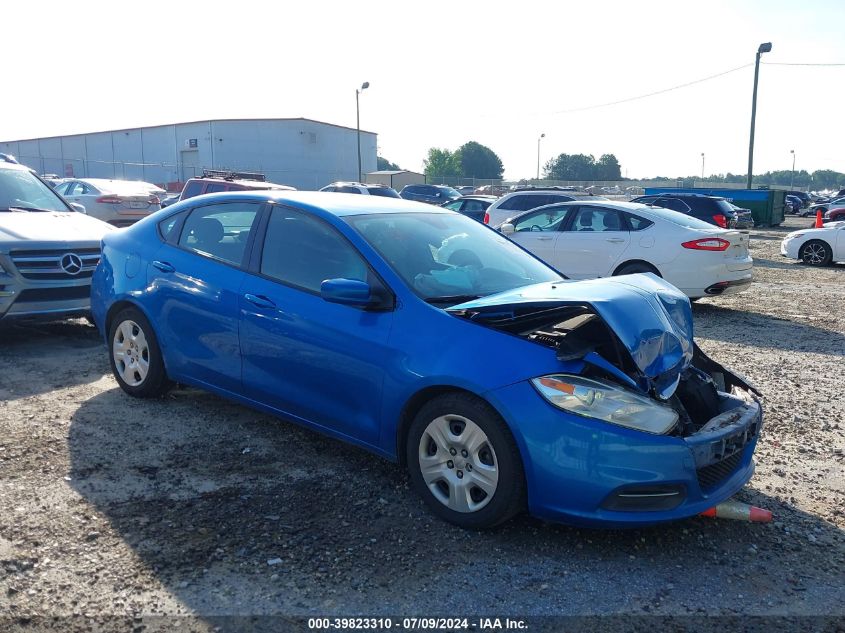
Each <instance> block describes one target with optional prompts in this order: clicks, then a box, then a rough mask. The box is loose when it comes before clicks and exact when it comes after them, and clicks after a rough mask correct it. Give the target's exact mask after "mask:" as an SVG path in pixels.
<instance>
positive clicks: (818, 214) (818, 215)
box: [815, 209, 824, 229]
mask: <svg viewBox="0 0 845 633" xmlns="http://www.w3.org/2000/svg"><path fill="white" fill-rule="evenodd" d="M822 217H823V216H822V210H821V209H819V210H818V211H816V227H815V228H817V229H820V228H823V227H824V220H822Z"/></svg>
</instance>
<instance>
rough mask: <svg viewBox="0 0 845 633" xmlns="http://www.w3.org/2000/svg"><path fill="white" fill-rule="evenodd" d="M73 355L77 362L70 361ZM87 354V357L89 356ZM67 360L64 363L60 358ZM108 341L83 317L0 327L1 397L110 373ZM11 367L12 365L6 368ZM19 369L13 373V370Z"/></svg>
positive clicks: (22, 395) (60, 386) (24, 394)
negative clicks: (106, 343)
mask: <svg viewBox="0 0 845 633" xmlns="http://www.w3.org/2000/svg"><path fill="white" fill-rule="evenodd" d="M68 355H70V356H72V357H74V360H75V362H73V363H69V362H67V361H66V359H67V358H68ZM83 357H84V358H83ZM56 359H61V362H58V363H57V362H56ZM104 359H105V354H104V353H103V339H102V338H100V335H99V333H98V332H97V328H95V327H94V326H92V325H90V324H89V323H88V322H87V321H84V320H82V319H78V320H72V321H56V322H51V323H25V322H19V323H3V324H2V325H0V372H2V376H3V379H2V381H0V400H13V399H18V398H25V397H29V396H33V395H38V394H42V393H46V392H49V391H53V390H55V389H64V388H68V387H73V386H75V385H80V384H84V383H89V382H93V381H95V380H98V379H100V378H101V377H102V376H103V374H104V373H107V372H108V371H109V366H108V361H107V360H106V361H105V362H104ZM5 367H9V369H5ZM12 370H13V371H12Z"/></svg>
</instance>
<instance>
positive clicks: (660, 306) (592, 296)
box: [449, 273, 694, 398]
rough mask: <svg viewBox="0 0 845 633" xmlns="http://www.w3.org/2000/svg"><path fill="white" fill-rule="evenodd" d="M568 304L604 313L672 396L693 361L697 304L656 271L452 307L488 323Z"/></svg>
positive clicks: (534, 288)
mask: <svg viewBox="0 0 845 633" xmlns="http://www.w3.org/2000/svg"><path fill="white" fill-rule="evenodd" d="M566 305H583V306H587V307H589V309H591V310H592V311H593V312H595V314H597V315H598V316H599V317H601V319H603V320H604V322H605V323H606V324H607V326H608V327H609V328H610V329H611V330H612V331H613V332H614V333H615V334H616V336H617V337H618V339H619V341H620V342H621V343H622V345H623V346H624V347H625V349H627V350H628V352H629V354H630V356H631V359H632V360H633V362H634V364H635V365H636V366H637V368H638V369H639V370H640V371H641V372H642V374H643V376H644V377H645V378H647V380H648V382H649V383H650V386H651V387H652V388H653V389H654V391H655V392H656V394H658V395H660V396H661V397H663V398H668V397H670V396H671V395H672V393H673V392H674V390H675V387H676V386H677V384H678V381H679V379H680V375H681V372H683V371H684V370H685V369H686V368H687V366H689V364H690V362H691V361H692V356H693V349H694V347H693V323H692V309H691V307H690V302H689V299H688V298H687V297H686V295H684V294H683V293H682V292H680V291H679V290H678V289H677V288H675V287H674V286H672V285H671V284H668V283H667V282H665V281H663V280H662V279H660V278H659V277H657V276H655V275H652V274H650V273H649V274H639V275H624V276H621V277H612V278H607V279H593V280H589V281H559V282H551V283H542V284H535V285H531V286H524V287H522V288H517V289H515V290H510V291H507V292H502V293H499V294H495V295H490V296H487V297H483V298H480V299H476V300H473V301H468V302H466V303H462V304H460V305H456V306H452V307H451V308H449V312H452V313H461V314H463V315H470V316H469V318H470V319H471V320H478V321H481V322H483V321H489V320H491V319H507V318H508V317H509V316H515V315H516V314H518V313H520V314H525V313H526V311H530V310H531V309H532V308H535V307H536V308H537V309H538V310H548V309H550V308H554V307H556V306H566Z"/></svg>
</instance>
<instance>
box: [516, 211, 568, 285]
mask: <svg viewBox="0 0 845 633" xmlns="http://www.w3.org/2000/svg"><path fill="white" fill-rule="evenodd" d="M570 209H572V207H567V206H551V207H543V208H542V209H538V210H536V211H529V212H528V213H525V214H523V215H521V216H519V217H518V218H516V219H515V220H514V224H513V228H514V231H513V233H511V234H510V235H508V237H510V238H511V239H512V240H513V241H514V242H516V243H517V244H519V245H520V246H522V247H523V248H524V249H526V250H528V251H529V252H531V253H533V254H534V255H536V256H537V257H539V258H540V259H542V260H543V261H544V262H546V263H547V264H548V265H549V266H551V267H552V268H555V269H557V270H559V271H560V272H562V273H563V274H564V275H566V276H568V277H569V276H571V275H570V274H569V271H567V270H565V269H563V268H560V267H559V266H558V261H557V257H556V244H557V241H558V237H559V236H560V231H559V229H560V226H561V225H562V224H563V221H564V220H565V218H566V216H567V214H568V213H569V211H570Z"/></svg>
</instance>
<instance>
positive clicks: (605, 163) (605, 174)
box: [597, 154, 622, 180]
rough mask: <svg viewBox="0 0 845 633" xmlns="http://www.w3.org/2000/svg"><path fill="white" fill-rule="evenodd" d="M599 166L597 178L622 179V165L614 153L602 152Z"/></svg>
mask: <svg viewBox="0 0 845 633" xmlns="http://www.w3.org/2000/svg"><path fill="white" fill-rule="evenodd" d="M597 166H598V171H599V177H598V179H597V180H622V167H621V165H619V161H618V160H617V159H616V156H614V155H613V154H602V155H601V158H599V162H598V163H597Z"/></svg>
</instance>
